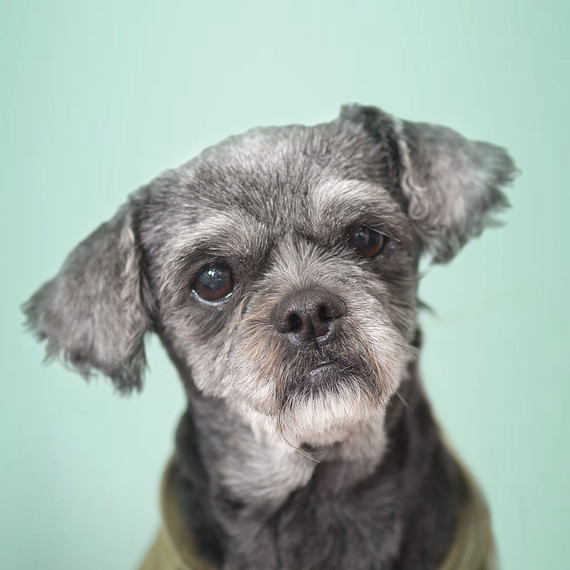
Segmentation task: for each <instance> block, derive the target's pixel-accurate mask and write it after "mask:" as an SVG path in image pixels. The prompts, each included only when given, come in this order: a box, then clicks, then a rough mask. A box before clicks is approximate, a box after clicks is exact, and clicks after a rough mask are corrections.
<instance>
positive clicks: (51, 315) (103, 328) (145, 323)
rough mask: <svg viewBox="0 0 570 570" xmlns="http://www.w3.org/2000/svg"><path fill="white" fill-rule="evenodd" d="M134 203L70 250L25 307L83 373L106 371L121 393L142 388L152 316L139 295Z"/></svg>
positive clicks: (53, 346)
mask: <svg viewBox="0 0 570 570" xmlns="http://www.w3.org/2000/svg"><path fill="white" fill-rule="evenodd" d="M133 208H134V206H133V205H132V203H129V204H127V205H126V206H124V207H123V208H122V209H121V210H119V212H118V213H117V214H116V215H115V217H114V218H112V219H111V220H110V221H109V222H107V223H105V224H103V225H101V226H100V227H99V228H98V229H97V230H95V231H94V232H93V233H92V234H91V235H90V236H89V237H88V238H87V239H86V240H85V241H83V242H81V243H80V244H79V245H78V246H77V247H76V248H75V249H74V250H73V251H72V252H71V254H70V255H69V257H68V258H67V260H66V261H65V263H64V265H63V267H62V268H61V270H60V272H59V273H58V274H57V275H56V276H55V277H54V278H53V279H52V280H51V281H48V282H47V283H45V284H44V285H43V286H42V287H41V288H40V289H39V290H38V291H37V292H36V293H35V294H34V295H33V296H32V298H31V299H30V300H29V301H28V302H27V303H26V304H25V305H24V307H23V310H24V312H25V313H26V316H27V319H28V321H27V324H28V325H29V327H30V328H31V329H32V330H33V331H34V332H35V333H36V335H37V336H38V338H39V339H40V340H44V339H45V340H47V357H48V358H50V357H53V356H56V355H59V354H61V355H62V356H63V357H64V358H65V360H66V362H67V363H69V364H70V365H71V366H73V367H74V368H75V369H77V370H78V371H79V372H80V373H82V374H83V375H85V376H87V375H88V374H89V373H90V372H91V370H92V369H96V370H99V371H101V372H103V373H104V374H106V375H107V376H109V377H110V378H111V379H112V380H113V382H114V383H115V385H116V386H117V388H118V389H119V390H120V391H123V392H126V391H129V390H131V389H132V388H137V389H140V387H141V375H142V371H143V369H144V366H145V355H144V346H143V335H144V333H145V331H147V330H149V329H150V320H149V318H148V316H147V311H146V310H145V308H144V304H143V299H142V283H141V268H140V251H139V248H138V246H137V243H136V238H135V233H134V228H133Z"/></svg>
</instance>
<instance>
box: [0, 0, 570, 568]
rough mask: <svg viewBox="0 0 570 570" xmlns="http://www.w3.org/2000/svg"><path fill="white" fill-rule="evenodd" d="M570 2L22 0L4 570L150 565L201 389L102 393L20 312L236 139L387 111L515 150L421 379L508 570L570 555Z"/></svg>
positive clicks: (1, 363)
mask: <svg viewBox="0 0 570 570" xmlns="http://www.w3.org/2000/svg"><path fill="white" fill-rule="evenodd" d="M568 6H569V3H568V2H563V1H560V2H554V1H548V0H547V1H546V2H543V3H539V2H530V1H521V0H519V1H514V0H511V1H493V0H481V1H478V2H469V3H467V2H458V1H453V0H449V1H439V0H437V1H433V0H432V1H429V2H428V1H423V0H414V1H400V2H395V1H390V2H371V1H368V2H358V1H352V2H307V3H305V2H301V1H294V2H289V3H283V2H281V3H276V4H271V3H269V2H262V1H258V2H254V1H250V2H229V1H226V2H209V3H206V2H189V1H186V2H182V1H180V2H176V1H174V0H163V1H161V2H135V1H132V0H130V1H123V2H120V1H118V0H115V1H114V2H112V1H110V0H98V1H92V2H83V1H78V0H67V1H64V0H55V1H51V2H47V1H46V2H42V1H40V0H20V1H18V2H16V1H14V2H10V1H6V0H0V74H1V76H0V77H1V90H0V137H1V141H0V145H1V148H0V161H1V166H0V192H1V205H0V216H1V220H0V238H1V239H0V243H1V244H2V249H1V252H2V263H1V268H2V279H1V280H0V303H1V305H0V315H1V321H0V327H1V329H0V334H1V343H0V353H1V354H0V461H1V466H0V467H1V470H0V480H1V483H2V484H1V485H0V568H3V569H4V568H5V569H39V568H41V569H43V570H46V569H78V568H81V569H100V568H105V569H106V570H108V569H115V568H116V569H124V568H134V567H135V565H136V562H137V561H138V560H140V557H141V555H142V553H143V551H144V550H145V548H146V546H147V544H148V543H149V541H150V540H151V538H152V536H153V535H154V532H155V530H156V528H157V525H158V507H157V492H158V481H159V478H160V472H161V470H162V467H163V465H164V462H165V461H166V458H167V457H168V456H169V454H170V453H171V449H172V435H173V430H174V426H175V424H176V420H177V417H178V416H179V414H180V412H181V410H182V408H183V394H182V390H181V388H180V386H179V383H178V381H177V378H176V374H175V372H174V371H173V368H172V366H171V365H170V364H169V362H168V361H167V359H166V357H165V355H164V354H163V351H162V349H161V347H160V346H159V344H158V342H157V341H156V340H151V341H150V343H149V350H148V356H149V362H150V366H151V372H150V373H149V374H148V376H147V383H146V388H145V390H144V391H143V393H142V394H141V395H135V396H133V397H131V398H119V397H118V396H116V395H115V394H114V391H113V389H112V387H111V386H110V384H109V383H108V382H106V381H105V380H102V379H99V380H95V381H93V382H91V383H90V385H87V384H85V383H84V382H83V381H82V380H81V379H80V378H79V377H76V376H75V375H74V374H72V373H70V372H67V371H65V370H64V368H62V367H61V366H59V365H58V364H53V365H51V366H49V367H42V365H41V359H42V348H41V347H40V346H39V345H37V344H36V343H35V342H34V340H33V339H32V338H31V337H30V336H29V335H25V334H24V331H23V328H22V316H21V314H20V313H19V310H18V306H19V304H20V303H21V302H23V301H24V300H26V299H27V297H28V296H29V295H30V294H31V293H32V292H33V291H34V290H35V289H36V287H37V286H38V285H39V284H40V283H41V282H42V281H44V280H46V279H48V278H50V277H51V276H52V275H53V274H54V273H55V272H56V271H57V269H58V267H59V265H60V263H61V261H62V260H63V258H64V256H65V255H66V254H67V253H68V251H69V250H70V249H71V248H72V247H73V246H74V245H75V244H76V243H77V242H78V241H79V240H80V239H82V238H83V237H84V236H85V235H86V234H88V233H89V232H90V231H91V230H92V229H93V228H94V227H95V226H96V225H98V224H99V223H100V222H101V221H103V220H105V219H107V218H109V217H110V216H111V215H112V214H113V212H114V211H115V209H116V208H117V207H118V206H119V205H120V204H121V202H122V201H123V200H124V198H125V196H126V194H127V193H128V192H129V191H131V190H133V189H135V188H136V187H138V186H139V185H141V184H143V183H145V182H147V181H148V180H149V179H150V178H151V177H153V176H154V175H155V174H157V173H158V172H160V171H161V170H163V169H165V168H167V167H171V166H176V165H178V164H179V163H181V162H183V161H184V160H186V159H187V158H189V157H191V156H193V155H195V154H196V153H198V152H199V151H200V150H201V149H202V148H204V147H205V146H207V145H210V144H212V143H215V142H217V141H218V140H219V139H221V138H223V137H225V136H226V135H229V134H232V133H236V132H240V131H242V130H244V129H246V128H249V127H251V126H256V125H265V124H284V123H291V122H300V123H309V124H310V123H315V122H320V121H326V120H329V119H332V118H333V117H335V116H336V113H337V111H338V107H339V105H340V104H341V103H345V102H352V101H358V102H362V103H368V104H376V105H379V106H381V107H383V108H384V109H386V110H388V111H390V112H392V113H394V114H396V115H398V116H401V117H404V118H409V119H416V120H426V121H430V122H436V123H442V124H446V125H449V126H452V127H454V128H455V129H457V130H458V131H460V132H462V133H463V134H465V135H467V136H469V137H471V138H475V139H482V140H489V141H492V142H494V143H497V144H500V145H503V146H505V147H507V148H508V149H509V150H510V152H511V153H512V155H513V156H514V157H515V158H516V161H517V163H518V165H519V167H520V168H521V169H522V171H523V174H522V176H521V177H520V178H519V179H518V180H517V181H516V184H515V186H514V187H513V188H512V189H511V190H510V191H509V194H510V196H511V200H512V204H513V208H512V209H511V210H509V211H508V212H507V213H506V214H505V216H504V220H505V222H506V225H505V227H504V228H502V229H500V230H489V231H487V233H486V234H485V235H484V237H483V239H481V240H476V241H475V242H473V243H471V244H469V245H468V246H467V247H466V248H465V250H464V251H463V252H462V253H461V255H460V256H459V257H458V258H457V259H456V260H455V261H454V262H453V263H452V264H451V265H450V266H449V267H444V268H440V267H437V268H434V269H432V270H431V271H430V272H429V275H428V276H427V277H426V278H425V280H424V282H423V283H422V286H421V291H422V297H423V298H424V299H425V300H426V301H427V302H428V303H430V304H431V305H432V306H433V307H434V308H435V309H436V310H437V315H438V316H437V317H432V316H429V315H425V316H424V318H423V323H424V332H425V338H426V343H425V347H424V353H423V354H424V355H423V369H424V376H425V378H426V385H427V388H428V391H429V393H430V394H431V396H432V399H433V402H434V406H435V408H436V410H437V413H438V414H439V417H440V418H441V421H442V423H443V424H444V426H445V428H446V430H447V432H448V434H449V436H450V439H451V440H452V441H453V443H454V444H455V446H456V447H457V448H458V449H459V451H460V453H461V455H462V456H463V458H464V459H465V461H466V462H467V463H468V464H469V465H470V466H471V468H472V470H473V471H474V473H475V474H476V476H477V478H478V479H479V481H480V482H481V484H482V486H483V488H484V489H485V492H486V494H487V496H488V498H489V501H490V504H491V506H492V511H493V518H494V525H495V529H496V535H497V538H498V542H499V547H500V552H501V558H502V562H503V568H505V569H514V570H525V569H529V570H530V569H532V570H536V569H541V570H543V569H546V570H550V569H565V568H569V567H570V562H568V561H567V560H568V559H569V558H570V557H569V556H568V555H567V549H568V540H569V539H570V493H569V490H568V481H569V462H570V458H569V445H568V440H569V438H570V413H568V408H569V406H570V388H569V380H570V378H569V377H570V366H569V364H568V361H569V359H568V352H569V347H568V344H569V343H568V341H569V333H568V323H569V321H570V310H569V300H568V297H569V293H568V282H569V256H568V245H569V239H568V229H567V228H568V225H567V217H568V214H569V211H570V190H569V188H568V183H567V178H568V173H567V168H568V164H569V162H570V152H569V151H570V144H569V137H568V132H569V128H570V120H569V118H570V113H569V110H568V109H569V104H570V61H569V59H570V57H569V56H570V49H569V40H568V39H567V38H568V35H567V34H568V32H567V29H568V24H569V23H570V9H569V7H568Z"/></svg>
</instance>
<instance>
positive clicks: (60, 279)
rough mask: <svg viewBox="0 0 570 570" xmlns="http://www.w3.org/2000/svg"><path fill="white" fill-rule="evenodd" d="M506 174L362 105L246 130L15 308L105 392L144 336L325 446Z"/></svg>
mask: <svg viewBox="0 0 570 570" xmlns="http://www.w3.org/2000/svg"><path fill="white" fill-rule="evenodd" d="M513 172H514V166H513V163H512V161H511V159H510V158H509V156H508V155H507V154H506V153H505V152H504V151H503V150H502V149H500V148H498V147H495V146H492V145H490V144H487V143H481V142H472V141H468V140H466V139H465V138H463V137H462V136H460V135H458V134H457V133H455V132H454V131H451V130H449V129H446V128H444V127H439V126H433V125H428V124H420V123H411V122H405V121H398V120H396V119H394V118H393V117H391V116H389V115H387V114H385V113H383V112H382V111H380V110H378V109H375V108H371V107H360V106H348V107H345V108H343V109H342V112H341V115H340V117H339V118H338V119H336V120H335V121H332V122H330V123H325V124H322V125H317V126H315V127H302V126H289V127H283V128H263V129H256V130H252V131H249V132H248V133H246V134H244V135H242V136H238V137H232V138H230V139H228V140H226V141H224V142H222V143H221V144H219V145H217V146H215V147H213V148H210V149H208V150H206V151H205V152H203V153H202V154H201V155H200V156H199V157H198V158H196V159H194V160H192V161H190V162H188V163H187V164H185V165H183V166H182V167H180V168H178V169H175V170H169V171H167V172H165V173H163V174H162V175H160V176H159V177H158V178H156V179H155V180H154V181H152V182H151V183H150V184H149V185H147V186H145V187H144V188H142V189H140V190H139V191H137V192H136V193H135V194H133V195H132V196H131V198H130V199H129V201H128V202H127V204H126V205H125V206H124V207H123V208H121V209H120V210H119V212H118V213H117V215H116V216H115V217H114V218H113V219H112V220H111V221H110V222H108V223H106V224H104V225H102V226H101V227H100V228H99V229H97V230H96V231H95V232H94V233H93V234H92V235H91V236H89V237H88V238H87V239H86V240H85V241H84V242H83V243H81V244H80V245H79V246H77V248H76V249H75V250H74V251H73V252H72V253H71V255H70V256H69V258H68V259H67V261H66V262H65V264H64V266H63V268H62V269H61V271H60V273H59V274H58V275H57V276H56V277H55V278H54V279H53V280H52V281H49V282H48V283H46V284H45V285H44V286H43V287H42V288H41V289H40V290H39V291H38V292H37V293H36V294H35V295H34V296H33V297H32V298H31V300H30V301H29V302H28V303H27V305H26V307H25V311H26V313H27V315H28V319H29V323H30V325H31V327H32V328H33V329H34V330H35V332H36V333H37V334H38V335H39V337H40V338H42V339H47V350H48V354H49V355H56V354H63V355H64V357H65V358H66V360H67V361H68V362H69V363H71V364H72V365H73V366H75V367H76V368H77V369H78V370H79V371H80V372H82V373H84V374H88V373H89V372H90V371H91V370H92V369H97V370H100V371H102V372H103V373H105V374H107V375H108V376H110V377H111V378H112V379H113V380H114V382H115V384H116V385H117V387H118V388H119V389H120V390H122V391H127V390H129V389H131V388H133V387H136V388H139V387H140V385H141V374H142V371H143V368H144V362H145V360H144V348H143V336H144V334H145V332H147V331H155V332H157V333H158V334H159V335H160V337H161V338H162V340H163V342H164V344H165V346H166V347H167V349H168V351H169V353H170V355H171V356H172V358H173V360H174V362H175V363H176V365H177V366H178V368H179V370H180V371H181V375H182V378H183V379H184V381H185V382H186V383H187V388H188V390H189V392H194V393H196V394H201V395H203V396H206V397H212V398H218V399H219V398H221V399H223V400H225V401H226V402H227V404H228V405H229V406H231V407H232V408H234V409H235V410H237V411H238V412H239V413H241V414H242V416H243V417H244V419H245V420H246V421H248V422H249V423H250V424H251V425H252V426H254V425H255V426H257V428H259V426H261V427H262V429H267V430H273V431H276V432H278V433H279V434H281V435H282V436H283V437H284V439H286V440H287V441H290V442H294V443H295V444H299V443H300V442H315V443H326V442H332V441H335V440H336V439H338V437H339V434H341V433H343V432H345V431H346V430H347V429H349V428H350V427H351V426H352V425H354V424H355V423H357V422H360V421H363V420H366V419H367V418H369V417H370V416H371V415H374V414H382V413H383V410H384V409H385V407H386V405H387V403H388V400H389V399H390V397H391V396H392V395H393V394H394V392H395V391H396V390H397V388H398V385H399V383H400V381H401V378H402V376H403V372H404V370H405V367H406V366H407V364H408V362H409V361H410V359H411V358H412V357H413V349H412V339H413V336H414V332H415V327H416V323H415V321H416V311H417V306H416V305H417V304H416V290H417V282H418V262H419V259H420V257H421V256H422V255H423V254H427V255H430V256H431V257H432V259H433V260H434V261H435V262H446V261H448V260H450V259H451V258H452V257H453V256H454V255H455V253H456V252H457V251H458V250H459V249H460V248H461V247H462V246H463V244H464V243H465V242H466V241H467V240H468V239H469V238H471V237H473V236H476V235H478V234H479V233H480V232H481V231H482V229H483V228H484V227H485V226H486V225H488V224H489V223H491V222H492V215H493V214H494V213H495V212H497V211H498V210H500V209H501V208H503V207H504V206H505V205H506V204H507V202H506V199H505V197H504V195H503V194H502V193H501V191H500V187H501V186H502V185H504V184H505V183H507V182H509V181H510V179H511V178H512V176H513Z"/></svg>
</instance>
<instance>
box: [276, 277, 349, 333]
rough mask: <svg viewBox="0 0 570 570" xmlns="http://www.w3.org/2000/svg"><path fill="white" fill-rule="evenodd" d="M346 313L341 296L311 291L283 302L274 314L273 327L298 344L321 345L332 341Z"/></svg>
mask: <svg viewBox="0 0 570 570" xmlns="http://www.w3.org/2000/svg"><path fill="white" fill-rule="evenodd" d="M344 313H345V305H344V303H343V302H342V300H341V299H340V298H339V297H338V296H337V295H335V294H333V293H331V292H330V291H326V290H324V289H319V288H307V289H301V290H299V291H295V292H294V293H291V294H290V295H288V296H286V297H284V298H283V299H281V301H280V302H279V303H278V304H277V306H276V307H275V309H274V311H273V314H272V324H273V326H274V327H275V329H276V330H277V331H279V332H280V333H283V334H286V335H288V338H289V340H291V342H293V343H294V344H302V343H311V342H315V341H316V342H318V343H321V342H322V341H323V340H326V339H328V337H329V336H330V333H331V332H332V330H333V329H334V325H335V321H336V320H337V319H339V318H341V317H342V316H343V315H344Z"/></svg>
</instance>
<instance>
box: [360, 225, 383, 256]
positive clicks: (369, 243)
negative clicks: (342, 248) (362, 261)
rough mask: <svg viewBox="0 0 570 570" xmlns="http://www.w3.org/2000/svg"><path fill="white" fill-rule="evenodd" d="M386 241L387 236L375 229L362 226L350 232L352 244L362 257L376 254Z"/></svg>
mask: <svg viewBox="0 0 570 570" xmlns="http://www.w3.org/2000/svg"><path fill="white" fill-rule="evenodd" d="M387 243H388V238H387V237H386V236H385V235H383V234H381V233H380V232H377V231H376V230H373V229H370V228H367V227H365V226H362V227H360V228H358V229H357V230H356V231H355V232H354V233H353V234H352V245H353V246H354V248H355V249H356V251H357V252H358V254H359V255H361V256H362V257H368V258H372V257H375V256H377V255H378V254H379V253H380V252H381V251H382V250H383V249H384V247H385V246H386V244H387Z"/></svg>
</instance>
